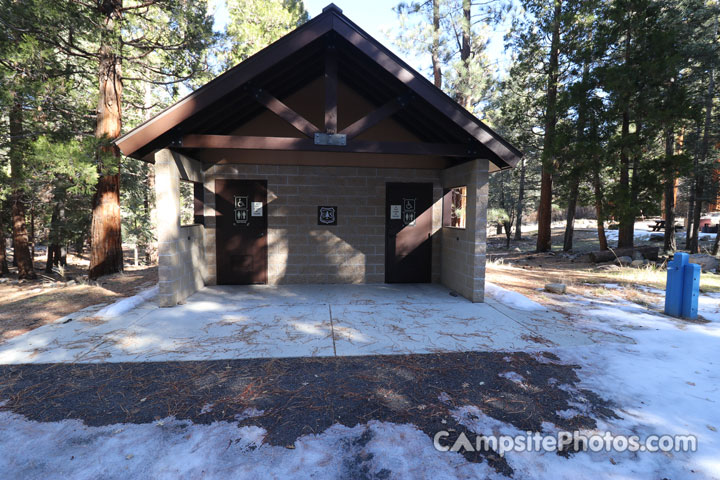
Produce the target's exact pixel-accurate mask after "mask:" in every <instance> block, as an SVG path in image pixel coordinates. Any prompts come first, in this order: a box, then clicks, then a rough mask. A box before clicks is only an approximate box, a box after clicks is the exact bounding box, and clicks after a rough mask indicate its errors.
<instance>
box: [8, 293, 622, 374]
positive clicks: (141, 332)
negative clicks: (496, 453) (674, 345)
mask: <svg viewBox="0 0 720 480" xmlns="http://www.w3.org/2000/svg"><path fill="white" fill-rule="evenodd" d="M598 341H622V339H621V338H619V337H615V336H613V335H611V334H608V333H603V332H599V331H589V330H587V329H581V328H578V327H577V326H575V325H573V324H572V323H571V322H570V321H569V320H568V319H566V318H565V317H564V316H562V315H561V314H559V313H556V312H553V311H550V310H542V311H531V312H528V311H522V310H516V309H514V308H512V307H510V306H506V305H503V304H500V303H498V302H496V301H493V300H492V299H488V301H487V302H486V303H471V302H469V301H468V300H466V299H464V298H462V297H456V296H453V295H452V294H451V292H450V291H449V290H448V289H447V288H445V287H443V286H441V285H436V284H417V285H408V284H402V285H400V284H393V285H388V284H379V285H287V286H272V287H271V286H214V287H206V288H204V289H202V290H201V291H199V292H197V293H196V294H195V295H193V296H191V297H190V298H188V300H187V302H186V303H185V304H184V305H179V306H177V307H173V308H159V307H157V306H156V305H155V304H154V303H153V302H148V303H145V304H143V305H141V306H139V307H138V308H135V309H134V310H131V311H130V312H128V313H127V314H125V315H123V316H122V317H120V318H115V319H111V320H98V319H94V318H93V317H92V310H86V311H85V312H78V313H77V314H76V315H75V318H73V319H72V321H70V322H67V323H62V322H58V323H54V324H51V325H46V326H43V327H40V328H38V329H36V330H33V331H31V332H28V333H27V334H25V335H21V336H19V337H15V338H13V339H12V340H10V341H8V342H6V343H4V344H2V345H0V364H19V363H55V362H75V363H92V362H140V361H175V360H177V361H182V360H217V359H233V358H273V357H300V356H352V355H372V354H405V353H435V352H458V351H519V350H524V351H528V350H530V351H532V350H542V349H545V348H548V347H554V346H576V345H587V344H591V343H594V342H598Z"/></svg>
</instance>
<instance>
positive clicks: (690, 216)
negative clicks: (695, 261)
mask: <svg viewBox="0 0 720 480" xmlns="http://www.w3.org/2000/svg"><path fill="white" fill-rule="evenodd" d="M696 132H697V135H696V138H698V139H699V138H700V125H698V126H697V130H696ZM699 156H700V141H699V140H698V141H696V143H695V154H694V155H693V181H692V182H691V184H690V199H689V200H688V211H687V222H686V223H687V228H686V229H685V250H690V243H691V240H692V230H693V221H694V212H695V202H696V201H697V200H696V198H697V191H696V186H697V183H698V176H699V175H700V171H699V168H698V159H699Z"/></svg>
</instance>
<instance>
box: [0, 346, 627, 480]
mask: <svg viewBox="0 0 720 480" xmlns="http://www.w3.org/2000/svg"><path fill="white" fill-rule="evenodd" d="M577 368H579V367H578V366H575V365H564V364H561V363H559V359H558V358H557V357H555V356H554V355H553V354H550V353H545V354H542V355H530V354H527V353H512V354H509V353H497V352H471V353H445V354H429V355H389V356H366V357H337V358H290V359H255V360H218V361H192V362H146V363H102V364H51V365H13V366H7V365H5V366H0V402H1V401H3V400H7V402H6V403H5V405H4V406H3V407H2V410H11V411H13V412H15V413H18V414H22V415H24V416H26V417H27V418H28V419H31V420H36V421H42V422H51V421H60V420H64V419H79V420H82V421H83V422H85V424H87V425H90V426H101V425H109V424H114V423H149V422H152V421H154V420H158V419H161V418H165V417H168V416H174V417H176V418H177V419H189V420H191V421H193V422H195V423H211V422H214V421H218V420H224V421H231V422H233V421H237V422H238V423H239V424H240V425H258V426H260V427H263V428H265V429H266V430H267V435H266V437H265V442H267V443H269V444H271V445H281V446H286V447H289V448H292V445H293V443H294V442H295V440H296V439H297V438H298V437H300V436H302V435H306V434H314V433H321V432H323V431H324V430H325V429H327V428H328V427H330V426H331V425H333V424H335V423H340V424H343V425H346V426H349V427H353V426H355V425H357V424H365V423H367V422H368V421H370V420H379V421H386V422H394V423H399V424H402V423H411V424H414V425H415V426H417V427H418V428H419V429H421V430H422V431H423V432H425V433H427V434H428V435H429V436H430V437H431V438H432V437H433V436H434V435H435V433H436V432H438V431H440V430H446V431H449V432H451V436H450V437H449V438H448V439H446V440H447V442H446V443H447V444H452V443H451V442H452V441H453V437H454V436H456V435H459V434H460V433H461V432H464V433H465V434H466V435H467V436H468V438H470V439H474V435H473V434H472V432H469V431H467V428H466V427H464V426H463V425H460V424H458V423H457V422H456V421H455V420H454V419H453V417H452V415H451V414H450V411H451V410H453V409H454V408H456V407H459V406H464V405H475V406H477V407H478V408H479V409H480V410H482V411H483V412H484V413H485V414H487V415H489V416H490V417H493V418H495V419H497V420H500V421H503V422H506V423H510V424H512V425H514V426H515V427H517V428H518V429H520V430H521V431H533V432H541V431H542V423H543V422H551V423H553V424H555V425H556V426H557V427H558V428H560V429H563V430H576V429H581V428H594V427H595V425H596V424H595V420H594V419H593V418H591V416H592V417H596V418H608V417H615V413H614V412H613V410H612V409H611V407H612V405H610V404H609V403H608V402H606V401H604V400H602V399H601V398H599V397H598V396H597V395H595V394H594V393H593V392H590V391H587V390H583V389H578V388H575V387H574V386H575V385H576V383H577V382H578V377H577V375H576V369H577ZM510 371H512V372H516V373H518V374H520V375H522V376H523V377H524V378H525V381H524V382H522V383H516V382H513V381H511V380H509V379H507V378H504V377H501V376H498V375H499V374H501V373H504V372H510ZM441 394H442V395H441ZM571 403H572V404H573V405H575V406H576V405H577V404H581V405H583V406H584V409H583V410H585V411H586V412H587V413H588V415H587V416H586V415H576V416H573V417H571V418H563V417H564V416H560V415H558V414H557V412H558V411H562V410H566V409H570V408H572V406H571ZM209 404H212V408H207V407H206V408H205V410H203V407H204V406H207V405H209ZM247 409H257V410H261V411H263V413H262V414H261V415H259V416H256V417H252V418H245V419H242V418H243V417H242V415H243V412H245V411H246V410H247ZM236 415H240V417H238V418H239V420H238V419H236V418H235V416H236ZM487 433H489V432H487ZM366 440H369V439H366ZM464 455H465V457H466V458H467V459H468V460H469V461H474V462H481V461H483V460H486V461H487V462H488V463H489V464H490V465H491V466H493V467H494V468H495V469H496V470H497V471H498V472H500V473H503V474H505V475H510V474H512V469H511V468H510V467H509V465H508V464H507V462H506V461H505V459H504V458H502V457H500V456H499V455H497V454H496V453H495V452H492V451H488V452H464Z"/></svg>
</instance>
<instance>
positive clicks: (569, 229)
mask: <svg viewBox="0 0 720 480" xmlns="http://www.w3.org/2000/svg"><path fill="white" fill-rule="evenodd" d="M589 75H590V67H589V66H588V63H587V62H583V73H582V84H583V85H584V86H587V85H588V77H589ZM586 118H587V102H584V101H581V102H580V105H579V106H578V116H577V131H576V134H575V136H576V142H577V143H581V142H582V141H584V140H585V123H586ZM583 153H584V152H583ZM579 157H580V155H577V154H576V155H575V158H574V162H577V163H579V165H577V166H576V167H575V168H571V170H570V192H569V196H568V209H567V219H566V223H565V237H564V238H563V250H564V251H566V252H568V251H570V250H572V248H573V237H574V235H575V210H577V201H578V195H579V193H580V176H581V175H582V174H583V173H584V170H585V167H584V163H585V162H586V161H587V159H582V160H580V158H579Z"/></svg>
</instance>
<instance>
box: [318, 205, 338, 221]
mask: <svg viewBox="0 0 720 480" xmlns="http://www.w3.org/2000/svg"><path fill="white" fill-rule="evenodd" d="M318 225H337V207H327V206H322V207H318Z"/></svg>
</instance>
